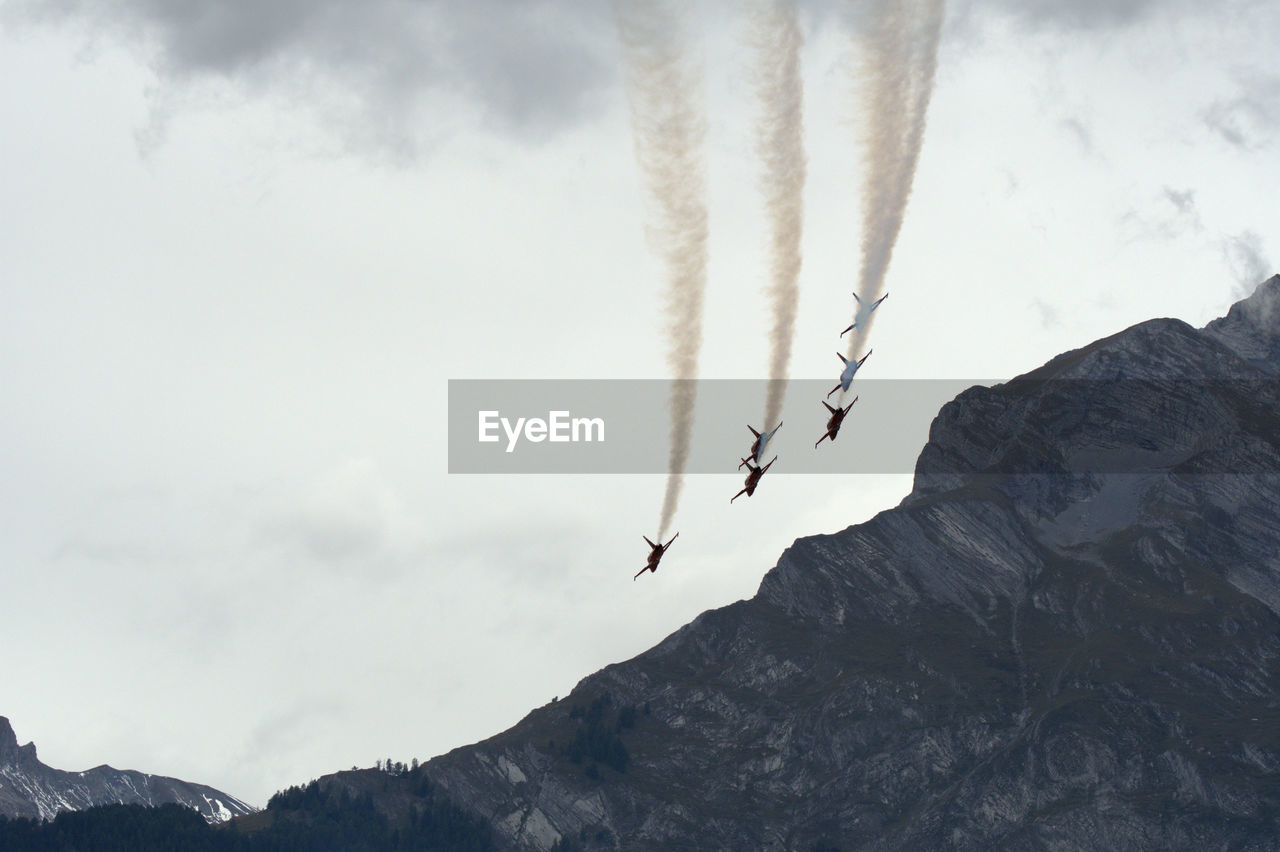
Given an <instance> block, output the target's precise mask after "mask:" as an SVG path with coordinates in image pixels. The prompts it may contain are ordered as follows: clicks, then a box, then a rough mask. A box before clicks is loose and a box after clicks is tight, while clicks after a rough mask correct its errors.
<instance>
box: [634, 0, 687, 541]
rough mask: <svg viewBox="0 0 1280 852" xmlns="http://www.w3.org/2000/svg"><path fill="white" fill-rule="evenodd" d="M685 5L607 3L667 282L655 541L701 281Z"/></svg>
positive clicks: (669, 499)
mask: <svg viewBox="0 0 1280 852" xmlns="http://www.w3.org/2000/svg"><path fill="white" fill-rule="evenodd" d="M687 5H688V4H685V3H681V2H678V0H618V2H616V3H615V5H614V10H615V14H616V18H617V21H618V30H619V33H620V35H621V39H622V46H623V53H624V55H625V57H626V63H627V71H628V91H629V95H630V99H631V126H632V133H633V135H634V137H635V149H636V160H637V161H638V163H639V165H640V170H641V172H642V173H643V175H644V179H645V183H646V184H647V187H648V190H649V195H650V196H651V198H652V200H653V202H654V211H653V213H652V214H651V218H652V220H653V224H652V225H651V226H650V228H649V236H650V240H651V242H652V244H653V246H654V248H655V250H656V251H657V253H658V254H659V255H660V257H661V258H662V261H663V265H664V266H665V267H666V277H667V298H666V313H667V334H668V344H669V345H668V349H667V364H668V366H669V367H670V368H671V371H672V373H673V376H672V383H671V397H670V406H671V449H670V455H669V458H668V467H667V487H666V492H665V494H664V495H663V499H662V514H661V517H660V520H659V526H658V539H659V540H661V539H662V538H663V537H664V536H665V535H666V533H667V529H668V528H669V527H670V525H671V520H672V518H673V517H674V516H675V512H676V506H677V504H678V503H679V500H680V490H681V487H682V486H683V484H684V469H685V464H686V462H687V461H688V457H689V444H690V438H691V436H692V432H693V415H694V405H695V403H696V401H697V399H696V398H697V383H696V382H695V381H694V380H695V379H697V377H698V352H699V350H700V349H701V347H702V305H703V294H704V292H705V290H706V280H707V202H706V176H705V175H706V166H705V157H706V154H705V150H704V139H705V136H706V118H705V108H704V105H703V89H702V75H701V69H700V67H698V66H696V65H695V64H694V63H693V62H691V61H690V59H689V57H688V54H687V51H686V49H685V45H684V29H685V20H684V15H685V11H684V10H685V9H686V8H687Z"/></svg>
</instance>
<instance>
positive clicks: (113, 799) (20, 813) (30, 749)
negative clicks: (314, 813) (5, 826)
mask: <svg viewBox="0 0 1280 852" xmlns="http://www.w3.org/2000/svg"><path fill="white" fill-rule="evenodd" d="M169 802H176V803H177V804H180V805H186V806H187V807H189V808H193V809H195V810H197V811H199V812H200V814H201V816H203V817H204V818H205V819H206V820H208V821H209V822H211V823H214V822H225V821H226V820H229V819H231V818H232V817H236V816H240V815H242V814H247V813H252V812H253V811H254V808H252V807H250V806H249V805H246V804H245V803H244V802H242V801H240V800H239V799H237V798H235V797H234V796H228V795H227V794H226V793H223V792H221V791H219V790H215V789H213V788H212V787H206V786H204V785H203V784H191V783H188V782H186V781H179V780H178V779H177V778H165V777H163V776H160V775H147V774H146V773H143V772H135V771H133V770H130V769H112V768H111V767H110V766H97V767H94V768H93V769H89V770H86V771H84V772H64V771H62V770H60V769H52V768H50V767H48V766H45V765H44V764H43V763H41V762H40V760H39V759H38V758H37V757H36V747H35V744H34V743H27V744H26V745H24V746H19V745H18V738H17V736H15V734H14V732H13V728H12V727H11V726H10V724H9V720H8V719H6V718H5V717H3V716H0V816H6V817H28V818H31V819H42V820H47V819H52V818H53V817H54V816H55V815H57V814H58V812H59V811H74V810H82V809H84V808H89V807H93V806H95V805H109V804H139V805H162V804H166V803H169Z"/></svg>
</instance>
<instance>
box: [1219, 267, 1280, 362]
mask: <svg viewBox="0 0 1280 852" xmlns="http://www.w3.org/2000/svg"><path fill="white" fill-rule="evenodd" d="M1204 330H1205V332H1206V333H1207V334H1209V335H1210V336H1212V337H1214V338H1215V339H1217V340H1218V342H1220V343H1222V344H1224V345H1225V346H1227V347H1228V348H1230V349H1233V350H1235V351H1236V352H1237V353H1238V354H1239V355H1240V356H1241V357H1242V358H1244V359H1245V360H1246V361H1248V362H1249V363H1250V364H1252V365H1253V366H1255V367H1258V368H1259V369H1262V370H1265V371H1266V372H1268V373H1272V374H1275V373H1280V275H1272V276H1271V277H1270V278H1268V279H1267V280H1266V281H1263V282H1262V283H1261V284H1259V285H1258V286H1257V288H1256V289H1254V291H1253V293H1252V294H1251V295H1250V296H1248V297H1247V298H1245V299H1241V300H1240V301H1238V302H1236V303H1235V304H1234V305H1232V306H1231V310H1229V311H1227V315H1226V316H1225V317H1220V318H1219V319H1216V320H1214V321H1213V322H1211V323H1209V324H1208V325H1206V326H1205V327H1204Z"/></svg>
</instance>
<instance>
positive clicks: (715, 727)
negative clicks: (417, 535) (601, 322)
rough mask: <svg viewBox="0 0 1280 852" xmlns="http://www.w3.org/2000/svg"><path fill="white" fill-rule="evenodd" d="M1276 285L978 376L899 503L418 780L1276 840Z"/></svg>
mask: <svg viewBox="0 0 1280 852" xmlns="http://www.w3.org/2000/svg"><path fill="white" fill-rule="evenodd" d="M1277 305H1280V277H1276V278H1272V279H1271V280H1269V281H1268V282H1266V283H1264V284H1263V285H1262V286H1261V287H1260V288H1259V289H1258V291H1257V292H1256V293H1255V294H1254V295H1253V296H1252V297H1251V298H1250V299H1248V300H1246V301H1244V302H1241V303H1239V304H1237V305H1235V306H1234V307H1233V308H1232V309H1231V311H1230V313H1229V314H1228V315H1227V316H1226V317H1224V318H1222V319H1220V320H1217V321H1215V322H1213V323H1211V324H1210V325H1209V326H1207V327H1206V328H1205V329H1203V330H1196V329H1194V328H1191V327H1190V326H1188V325H1186V324H1185V323H1181V322H1178V321H1175V320H1153V321H1150V322H1147V323H1143V324H1141V325H1138V326H1135V327H1133V328H1130V329H1128V330H1126V331H1124V332H1121V333H1120V334H1117V335H1115V336H1113V337H1110V338H1107V339H1105V340H1101V341H1098V342H1097V343H1094V344H1092V345H1090V346H1087V347H1085V348H1083V349H1080V350H1077V351H1075V352H1071V353H1067V354H1065V355H1062V356H1060V357H1058V358H1056V359H1054V360H1053V361H1051V362H1050V363H1049V364H1047V365H1045V366H1044V367H1042V368H1040V369H1039V370H1036V371H1034V372H1033V373H1030V374H1028V375H1027V376H1024V377H1021V378H1020V379H1017V380H1014V381H1012V382H1009V383H1007V384H1005V385H1001V386H997V387H993V388H973V389H970V390H968V391H966V392H965V393H963V394H961V395H960V396H959V397H957V398H956V399H955V400H954V401H952V402H951V403H949V404H948V405H946V406H945V407H944V408H943V409H942V411H941V412H940V413H939V415H938V417H937V419H936V420H935V422H934V424H933V427H932V430H931V433H930V439H929V442H928V445H927V446H926V447H925V448H924V450H923V452H922V453H921V454H920V457H919V461H918V463H917V469H916V482H915V487H914V489H913V491H912V493H911V495H910V496H908V497H907V498H906V499H905V500H904V501H903V502H902V504H901V505H900V506H898V507H897V508H894V509H892V510H889V511H886V512H883V513H881V514H880V515H878V516H876V517H875V518H874V519H872V520H871V521H868V522H867V523H864V524H861V525H859V526H856V527H851V528H849V529H846V530H844V531H843V532H840V533H837V534H835V535H824V536H814V537H811V538H805V539H800V540H799V541H797V542H796V543H795V544H794V545H793V546H792V547H790V548H789V549H788V550H787V551H786V552H785V553H783V555H782V557H781V558H780V560H779V561H778V563H777V566H776V567H775V568H773V569H772V570H771V571H770V572H769V573H768V574H767V575H766V576H765V578H764V580H763V582H762V583H761V585H760V589H759V592H758V593H757V595H756V596H755V597H754V598H753V599H751V600H748V601H741V602H739V603H736V604H733V605H730V606H727V607H724V608H722V609H718V610H714V611H710V612H706V613H704V614H702V615H701V616H699V617H698V618H697V619H695V620H694V621H693V622H692V623H690V624H689V625H687V626H686V627H684V628H682V629H681V630H679V631H677V632H676V633H675V634H673V635H672V636H670V637H668V638H667V639H666V640H665V641H663V642H662V643H661V644H659V645H658V646H657V647H655V648H653V649H652V650H650V651H648V652H646V653H644V654H641V655H640V656H638V657H636V658H635V659H632V660H630V661H627V662H625V663H619V664H617V665H612V666H609V667H608V668H606V669H604V670H603V671H601V672H598V673H597V674H594V675H592V676H590V677H588V678H586V679H584V680H583V681H582V682H581V683H580V684H579V685H578V687H577V688H576V689H575V690H574V692H573V694H572V695H570V696H569V697H568V698H566V699H563V700H561V701H559V702H557V703H553V704H550V705H547V706H545V707H542V708H540V709H538V710H535V711H534V712H532V713H531V714H530V715H529V716H528V717H526V718H525V719H524V720H523V721H522V722H521V723H520V724H518V725H517V726H516V727H514V728H512V729H511V730H509V731H507V732H505V733H502V734H500V735H498V736H496V737H493V738H492V739H490V740H487V741H485V742H482V743H479V744H477V745H474V746H469V747H466V748H462V749H458V750H455V751H453V752H451V753H449V754H447V755H444V756H442V757H439V758H436V759H435V760H433V761H431V762H430V763H429V764H428V770H429V772H430V775H431V777H432V778H433V779H434V780H435V781H437V782H438V783H439V784H440V785H441V786H443V787H444V788H446V789H447V790H448V791H449V793H450V794H451V795H452V796H453V797H454V798H455V799H456V800H457V801H458V802H459V803H461V804H463V805H464V806H466V807H468V808H470V809H472V810H473V811H475V812H477V813H480V814H482V815H484V816H485V817H486V818H488V819H489V820H491V821H492V823H493V825H494V826H495V828H496V829H497V831H498V832H499V834H500V836H501V837H502V838H504V841H505V842H506V843H508V844H509V845H510V846H512V847H516V848H528V849H548V848H550V847H551V846H552V845H553V844H555V843H556V842H557V841H561V840H562V839H565V840H568V841H571V842H572V843H574V844H576V845H578V846H580V847H582V848H590V849H597V848H609V849H612V848H626V849H640V848H734V849H806V850H807V849H812V848H814V847H838V848H843V849H854V848H892V849H922V848H962V849H986V848H992V847H993V846H999V847H1001V848H1013V849H1019V848H1044V847H1050V848H1064V849H1066V848H1070V849H1075V848H1112V849H1121V848H1132V849H1143V848H1145V849H1167V848H1174V847H1179V848H1186V847H1192V846H1201V845H1205V846H1211V847H1213V848H1228V847H1229V848H1233V849H1264V848H1276V847H1277V845H1280V383H1278V382H1277V381H1276V377H1277V373H1280V310H1277V309H1276V306H1277ZM620 770H621V771H620Z"/></svg>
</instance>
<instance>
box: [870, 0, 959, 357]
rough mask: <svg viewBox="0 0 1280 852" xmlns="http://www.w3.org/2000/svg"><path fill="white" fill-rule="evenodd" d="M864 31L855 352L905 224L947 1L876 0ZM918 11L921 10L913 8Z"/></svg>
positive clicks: (873, 316) (872, 4)
mask: <svg viewBox="0 0 1280 852" xmlns="http://www.w3.org/2000/svg"><path fill="white" fill-rule="evenodd" d="M871 7H872V8H871V12H870V15H869V19H870V22H869V26H868V27H867V29H866V30H865V31H864V32H865V35H864V37H863V56H864V63H863V64H864V69H865V75H864V76H865V80H866V84H865V85H866V95H865V97H866V102H865V104H864V115H865V119H866V128H867V139H866V177H865V180H866V184H865V187H864V194H863V204H864V208H863V228H862V267H861V269H860V271H859V276H858V298H859V299H861V300H862V305H861V308H860V309H859V311H858V314H857V316H856V321H857V323H858V326H857V328H855V329H854V331H853V335H852V338H851V339H850V341H849V355H848V357H849V358H854V357H856V356H857V355H858V354H859V353H860V352H861V351H862V349H863V346H864V345H865V343H866V340H867V336H868V334H869V333H870V331H871V324H872V321H873V320H874V318H875V315H874V314H870V313H867V311H868V309H869V308H870V307H871V305H873V304H874V303H875V300H876V299H878V298H880V294H881V291H882V290H883V288H884V277H885V273H886V272H887V271H888V268H889V261H890V260H891V259H892V257H893V247H894V244H895V243H896V242H897V240H898V232H899V231H900V230H901V229H902V220H903V216H904V215H905V213H906V209H907V200H908V198H910V196H911V185H912V182H913V180H914V178H915V172H916V162H917V161H918V160H919V158H920V147H921V145H922V144H923V142H924V128H925V117H926V115H927V113H928V111H929V98H930V97H931V96H932V94H933V78H934V73H935V71H936V69H937V63H938V40H939V38H940V36H941V34H942V20H943V16H944V13H945V0H916V2H914V3H913V2H905V3H904V2H901V0H873V2H872V3H871ZM916 10H918V13H917V14H915V15H913V14H912V13H913V12H915V11H916Z"/></svg>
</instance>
